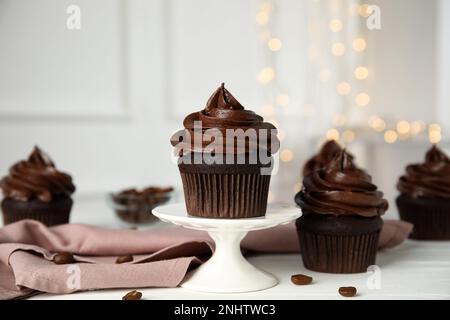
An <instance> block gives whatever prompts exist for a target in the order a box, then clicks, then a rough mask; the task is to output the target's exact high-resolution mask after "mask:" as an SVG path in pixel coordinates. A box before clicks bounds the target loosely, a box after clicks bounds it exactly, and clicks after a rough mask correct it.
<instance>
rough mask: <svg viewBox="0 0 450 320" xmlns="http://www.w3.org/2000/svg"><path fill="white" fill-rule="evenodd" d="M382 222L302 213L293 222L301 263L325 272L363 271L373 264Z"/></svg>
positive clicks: (375, 218)
mask: <svg viewBox="0 0 450 320" xmlns="http://www.w3.org/2000/svg"><path fill="white" fill-rule="evenodd" d="M382 225H383V221H382V220H381V218H380V217H374V218H361V217H352V216H348V217H347V216H344V217H341V216H332V215H319V214H305V213H304V215H303V216H302V217H300V218H299V219H297V221H296V226H297V233H298V237H299V241H300V248H301V254H302V259H303V264H304V266H305V267H306V268H307V269H310V270H313V271H318V272H327V273H360V272H366V271H367V268H368V267H369V266H370V265H373V264H375V260H376V254H377V248H378V239H379V234H380V230H381V226H382Z"/></svg>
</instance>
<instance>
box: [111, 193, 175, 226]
mask: <svg viewBox="0 0 450 320" xmlns="http://www.w3.org/2000/svg"><path fill="white" fill-rule="evenodd" d="M174 195H175V191H174V189H173V188H158V187H148V188H145V189H143V190H142V191H136V189H127V190H123V191H119V192H110V193H108V194H107V203H108V205H109V207H110V208H111V209H112V210H113V211H114V212H115V214H116V216H117V217H118V218H119V219H120V220H121V221H123V222H126V223H128V224H130V225H133V226H137V225H147V224H151V223H154V222H157V221H159V219H158V218H157V217H155V216H154V215H153V214H152V210H153V209H154V208H155V207H157V206H160V205H163V204H166V203H169V202H170V201H171V200H172V199H173V198H174Z"/></svg>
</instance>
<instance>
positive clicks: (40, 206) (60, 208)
mask: <svg viewBox="0 0 450 320" xmlns="http://www.w3.org/2000/svg"><path fill="white" fill-rule="evenodd" d="M71 208H72V199H70V198H62V199H58V200H57V201H55V202H51V203H41V202H38V201H36V200H34V201H31V202H21V201H16V200H13V199H3V201H2V213H3V224H4V225H7V224H11V223H14V222H17V221H21V220H25V219H32V220H37V221H39V222H42V223H43V224H44V225H46V226H49V227H50V226H55V225H59V224H65V223H69V217H70V211H71Z"/></svg>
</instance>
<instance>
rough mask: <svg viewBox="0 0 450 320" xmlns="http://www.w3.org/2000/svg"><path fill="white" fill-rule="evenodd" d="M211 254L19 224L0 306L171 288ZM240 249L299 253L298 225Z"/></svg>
mask: <svg viewBox="0 0 450 320" xmlns="http://www.w3.org/2000/svg"><path fill="white" fill-rule="evenodd" d="M411 229H412V226H411V225H410V224H409V223H406V222H403V221H398V220H387V221H385V223H384V226H383V229H382V230H381V235H380V241H379V247H380V248H390V247H394V246H396V245H398V244H400V243H401V242H403V241H404V240H405V239H406V238H407V237H408V235H409V233H410V232H411ZM213 249H214V248H213V241H212V240H211V238H210V237H209V236H208V234H207V233H206V232H202V231H195V230H189V229H184V228H180V227H166V228H160V229H153V230H145V231H139V230H127V229H120V230H112V229H103V228H99V227H94V226H89V225H82V224H66V225H60V226H56V227H51V228H48V227H46V226H44V225H43V224H41V223H39V222H37V221H33V220H23V221H19V222H16V223H13V224H10V225H7V226H5V227H3V228H0V299H14V298H19V297H25V296H28V295H30V294H33V293H36V292H49V293H71V292H75V291H82V290H93V289H107V288H137V287H176V286H178V285H179V284H180V283H181V281H182V280H183V278H184V276H185V275H186V273H187V271H188V270H189V269H190V268H193V267H195V266H197V265H199V264H200V263H202V261H204V260H205V259H207V258H208V257H209V256H210V255H211V253H212V251H213ZM242 249H243V250H244V251H253V252H267V253H269V252H271V253H297V252H299V251H300V248H299V243H298V239H297V234H296V230H295V225H294V224H293V223H290V224H288V225H283V226H279V227H276V228H272V229H267V230H261V231H253V232H250V233H249V234H248V235H247V236H246V237H245V238H244V239H243V241H242ZM58 252H70V253H72V254H73V255H74V258H75V261H76V262H75V263H73V264H66V265H57V264H55V263H54V262H53V261H52V259H53V257H54V255H55V254H56V253H58ZM124 255H133V261H131V262H127V263H123V264H116V263H115V261H116V259H117V257H118V256H124Z"/></svg>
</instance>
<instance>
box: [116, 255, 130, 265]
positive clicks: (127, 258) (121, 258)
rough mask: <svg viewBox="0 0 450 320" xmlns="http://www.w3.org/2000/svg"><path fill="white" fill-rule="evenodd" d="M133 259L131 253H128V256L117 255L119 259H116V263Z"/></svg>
mask: <svg viewBox="0 0 450 320" xmlns="http://www.w3.org/2000/svg"><path fill="white" fill-rule="evenodd" d="M131 261H133V256H130V255H128V256H120V257H117V259H116V263H119V264H120V263H125V262H131Z"/></svg>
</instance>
